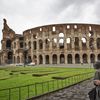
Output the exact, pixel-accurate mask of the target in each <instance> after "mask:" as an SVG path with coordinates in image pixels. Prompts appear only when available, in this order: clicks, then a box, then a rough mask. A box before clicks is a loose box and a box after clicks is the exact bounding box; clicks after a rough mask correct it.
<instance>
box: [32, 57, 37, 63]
mask: <svg viewBox="0 0 100 100" xmlns="http://www.w3.org/2000/svg"><path fill="white" fill-rule="evenodd" d="M33 62H34V63H35V64H37V56H36V55H33Z"/></svg>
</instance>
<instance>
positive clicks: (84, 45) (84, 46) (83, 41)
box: [81, 37, 87, 50]
mask: <svg viewBox="0 0 100 100" xmlns="http://www.w3.org/2000/svg"><path fill="white" fill-rule="evenodd" d="M81 40H82V49H83V50H86V49H87V46H86V42H87V41H86V38H85V37H83V38H82V39H81Z"/></svg>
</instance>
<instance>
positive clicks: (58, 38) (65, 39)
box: [0, 19, 100, 64]
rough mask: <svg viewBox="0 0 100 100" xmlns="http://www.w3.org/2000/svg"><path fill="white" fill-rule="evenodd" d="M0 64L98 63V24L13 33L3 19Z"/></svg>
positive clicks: (44, 28)
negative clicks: (20, 33)
mask: <svg viewBox="0 0 100 100" xmlns="http://www.w3.org/2000/svg"><path fill="white" fill-rule="evenodd" d="M2 33H3V38H2V41H1V43H2V48H1V52H0V63H1V64H11V63H24V62H26V63H30V62H35V63H36V64H75V63H94V62H95V61H97V60H100V25H94V24H54V25H46V26H41V27H36V28H32V29H28V30H26V31H24V32H23V34H22V35H19V34H16V33H15V32H14V31H13V30H12V29H10V28H9V26H8V25H7V22H6V19H4V27H3V30H2Z"/></svg>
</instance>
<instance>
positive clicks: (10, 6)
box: [0, 0, 100, 48]
mask: <svg viewBox="0 0 100 100" xmlns="http://www.w3.org/2000/svg"><path fill="white" fill-rule="evenodd" d="M99 10H100V0H0V40H1V39H2V28H3V18H6V19H7V23H8V25H9V27H10V28H11V29H13V30H14V31H15V33H17V34H22V32H23V31H24V30H27V29H30V28H33V27H37V26H42V25H48V24H58V23H91V24H100V11H99ZM0 48H1V43H0Z"/></svg>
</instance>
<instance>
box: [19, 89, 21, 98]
mask: <svg viewBox="0 0 100 100" xmlns="http://www.w3.org/2000/svg"><path fill="white" fill-rule="evenodd" d="M19 100H21V87H19Z"/></svg>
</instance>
